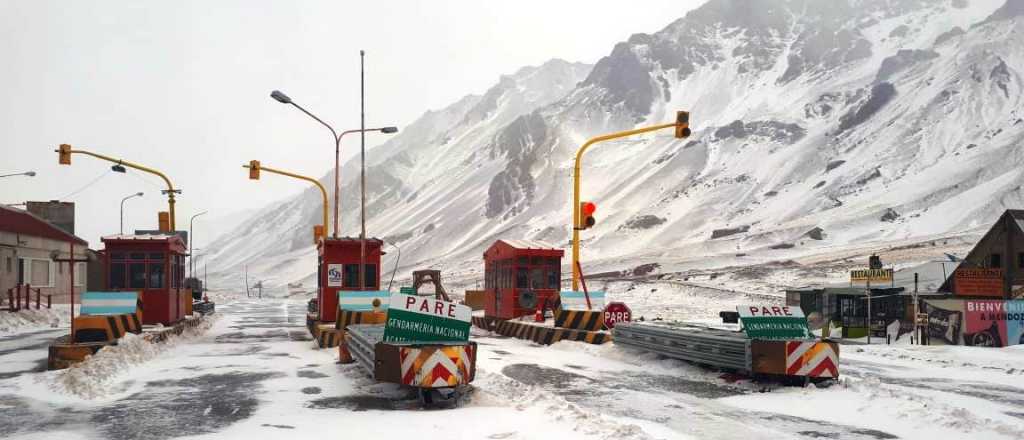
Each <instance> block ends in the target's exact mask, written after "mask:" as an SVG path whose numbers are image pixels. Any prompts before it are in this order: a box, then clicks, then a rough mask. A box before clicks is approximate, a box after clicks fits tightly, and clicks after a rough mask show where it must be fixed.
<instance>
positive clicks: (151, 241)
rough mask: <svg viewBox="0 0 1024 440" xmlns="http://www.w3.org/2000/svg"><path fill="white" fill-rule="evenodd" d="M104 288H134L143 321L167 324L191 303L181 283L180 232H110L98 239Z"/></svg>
mask: <svg viewBox="0 0 1024 440" xmlns="http://www.w3.org/2000/svg"><path fill="white" fill-rule="evenodd" d="M102 241H103V245H104V250H103V251H102V256H103V261H104V267H106V270H105V274H106V283H105V286H104V290H111V291H135V292H139V293H140V296H141V298H142V306H143V310H142V319H143V323H144V324H164V325H169V324H173V323H175V322H178V321H180V320H181V319H183V318H184V317H185V315H186V313H187V311H188V309H189V306H190V305H191V304H192V294H191V292H190V291H189V290H188V288H186V286H185V254H186V253H187V249H186V248H185V242H184V241H183V240H182V238H181V236H180V235H176V234H174V235H170V234H145V235H111V236H108V237H103V238H102Z"/></svg>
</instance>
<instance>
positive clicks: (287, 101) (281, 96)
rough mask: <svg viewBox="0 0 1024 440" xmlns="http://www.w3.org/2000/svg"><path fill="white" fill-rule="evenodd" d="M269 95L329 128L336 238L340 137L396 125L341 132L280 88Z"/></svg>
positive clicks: (391, 130)
mask: <svg viewBox="0 0 1024 440" xmlns="http://www.w3.org/2000/svg"><path fill="white" fill-rule="evenodd" d="M270 97H271V98H274V100H275V101H277V102H280V103H282V104H291V105H293V106H295V108H297V109H299V110H301V111H302V112H303V113H305V114H306V115H308V116H309V117H311V118H313V119H314V120H316V121H317V122H319V123H320V124H322V125H323V126H324V127H327V129H328V130H331V135H332V137H333V138H334V238H338V230H339V228H338V203H339V202H338V189H339V186H340V185H341V179H340V174H339V168H340V165H341V138H343V137H345V135H346V134H349V133H365V132H367V131H379V132H381V133H387V134H391V133H397V132H398V127H378V128H360V129H356V130H345V131H343V132H341V133H338V132H337V131H335V130H334V127H331V125H330V124H328V123H326V122H324V120H323V119H320V118H318V117H317V116H316V115H314V114H313V113H310V112H309V111H308V110H306V109H304V108H302V106H300V105H298V104H296V103H295V101H292V98H290V97H288V95H285V94H284V93H282V92H281V91H280V90H274V91H273V92H270Z"/></svg>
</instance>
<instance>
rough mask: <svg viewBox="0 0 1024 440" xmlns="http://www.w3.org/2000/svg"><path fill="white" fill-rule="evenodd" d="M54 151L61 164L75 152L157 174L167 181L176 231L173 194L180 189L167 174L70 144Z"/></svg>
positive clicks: (172, 230) (169, 204) (172, 222)
mask: <svg viewBox="0 0 1024 440" xmlns="http://www.w3.org/2000/svg"><path fill="white" fill-rule="evenodd" d="M54 151H55V152H57V153H60V163H61V164H63V165H71V154H75V153H77V154H84V155H86V156H92V157H95V158H97V159H102V160H105V161H108V162H113V163H116V164H118V165H123V166H126V167H128V168H134V169H137V170H139V171H145V172H147V173H150V174H155V175H157V176H160V178H161V179H164V182H165V183H167V207H168V214H170V227H171V232H174V231H177V229H175V224H174V194H175V193H177V192H180V191H181V190H175V189H174V185H173V184H171V179H168V178H167V176H166V175H165V174H164V173H161V172H160V171H157V170H154V169H152V168H149V167H146V166H143V165H139V164H137V163H132V162H128V161H126V160H124V159H115V158H113V157H110V156H105V155H102V154H99V153H93V152H91V151H85V150H75V149H72V148H71V145H68V144H61V146H60V149H58V150H54Z"/></svg>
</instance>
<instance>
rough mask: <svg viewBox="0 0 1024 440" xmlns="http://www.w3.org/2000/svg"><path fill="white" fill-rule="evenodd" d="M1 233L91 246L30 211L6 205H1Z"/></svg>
mask: <svg viewBox="0 0 1024 440" xmlns="http://www.w3.org/2000/svg"><path fill="white" fill-rule="evenodd" d="M0 231H7V232H12V233H15V234H24V235H31V236H33V237H42V238H49V239H52V240H59V241H66V242H75V243H77V244H80V245H82V246H86V247H88V246H89V243H88V242H86V241H85V240H82V239H81V238H78V237H76V236H75V235H73V234H69V233H67V232H66V231H64V230H63V229H61V228H58V227H56V226H54V225H53V223H50V222H48V221H46V220H43V219H42V218H40V217H37V216H36V215H34V214H32V213H30V212H28V211H23V210H20V209H17V208H12V207H10V206H6V205H0Z"/></svg>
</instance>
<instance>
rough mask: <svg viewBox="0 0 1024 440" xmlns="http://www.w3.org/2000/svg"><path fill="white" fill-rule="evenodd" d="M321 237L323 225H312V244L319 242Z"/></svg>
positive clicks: (322, 236) (322, 235)
mask: <svg viewBox="0 0 1024 440" xmlns="http://www.w3.org/2000/svg"><path fill="white" fill-rule="evenodd" d="M322 238H324V227H323V225H313V244H317V243H320V239H322Z"/></svg>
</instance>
